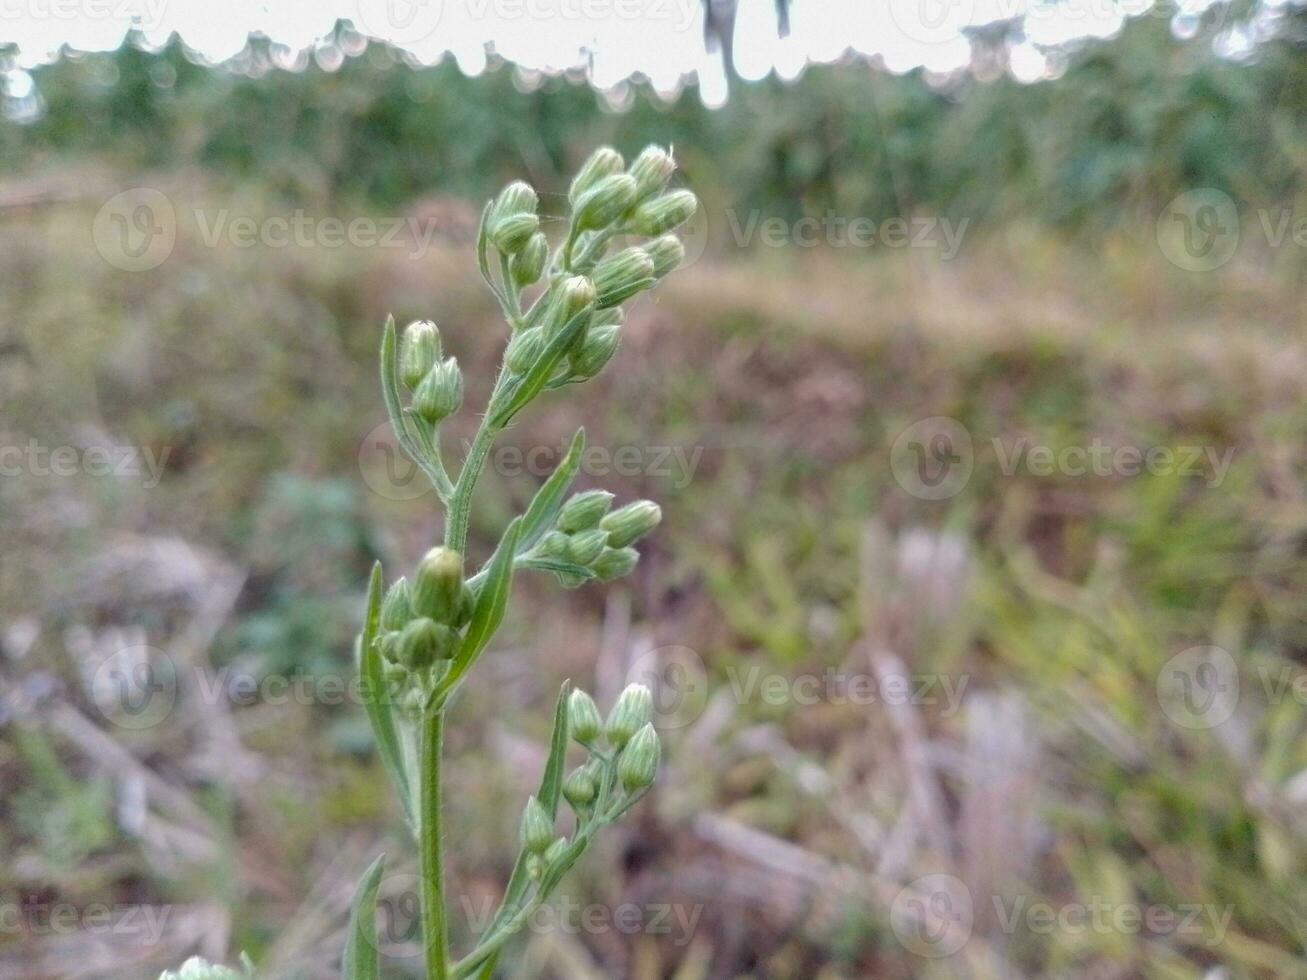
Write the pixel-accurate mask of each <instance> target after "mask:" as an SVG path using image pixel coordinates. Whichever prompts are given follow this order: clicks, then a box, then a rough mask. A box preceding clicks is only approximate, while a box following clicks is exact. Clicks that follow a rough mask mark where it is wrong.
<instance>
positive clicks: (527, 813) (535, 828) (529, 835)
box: [522, 796, 554, 854]
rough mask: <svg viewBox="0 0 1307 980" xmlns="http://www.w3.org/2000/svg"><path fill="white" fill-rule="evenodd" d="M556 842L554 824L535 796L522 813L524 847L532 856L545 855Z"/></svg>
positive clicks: (527, 802)
mask: <svg viewBox="0 0 1307 980" xmlns="http://www.w3.org/2000/svg"><path fill="white" fill-rule="evenodd" d="M553 842H554V822H553V821H552V820H550V819H549V814H548V813H547V812H545V808H544V807H543V806H541V805H540V801H539V800H537V799H536V798H535V797H534V796H533V797H531V798H530V799H529V800H527V801H526V809H525V810H523V811H522V846H523V847H524V848H525V849H526V850H527V851H529V852H530V853H531V854H543V853H544V852H545V851H547V850H549V845H550V844H552V843H553Z"/></svg>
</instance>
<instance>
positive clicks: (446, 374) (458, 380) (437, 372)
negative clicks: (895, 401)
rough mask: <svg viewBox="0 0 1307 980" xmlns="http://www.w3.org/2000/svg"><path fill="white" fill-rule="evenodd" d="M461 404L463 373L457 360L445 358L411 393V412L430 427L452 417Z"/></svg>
mask: <svg viewBox="0 0 1307 980" xmlns="http://www.w3.org/2000/svg"><path fill="white" fill-rule="evenodd" d="M462 404H463V372H462V371H460V370H459V369H458V360H457V358H453V357H447V358H445V359H444V360H443V361H441V362H440V363H439V364H437V365H436V366H435V367H433V368H432V369H431V370H430V371H428V372H427V376H426V377H425V378H423V379H422V383H421V384H419V385H418V387H417V391H415V392H414V393H413V411H414V412H416V413H417V415H418V417H419V418H422V419H425V420H426V421H427V422H430V423H431V424H432V425H436V424H438V423H439V422H440V421H441V420H442V419H444V418H447V417H448V416H450V415H453V414H454V413H455V412H457V411H458V410H459V407H460V406H461V405H462Z"/></svg>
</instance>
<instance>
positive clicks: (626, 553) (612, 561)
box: [590, 548, 640, 582]
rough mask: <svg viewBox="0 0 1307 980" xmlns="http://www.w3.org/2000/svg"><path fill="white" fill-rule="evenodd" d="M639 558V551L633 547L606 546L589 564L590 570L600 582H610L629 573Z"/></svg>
mask: <svg viewBox="0 0 1307 980" xmlns="http://www.w3.org/2000/svg"><path fill="white" fill-rule="evenodd" d="M639 560H640V553H639V552H638V551H636V550H635V549H634V548H606V549H605V550H604V552H603V554H601V555H600V556H599V557H598V558H596V559H595V560H594V561H593V562H592V563H591V565H590V571H592V572H594V573H595V578H597V579H599V581H600V582H611V581H613V580H614V579H619V578H621V577H622V576H623V575H630V574H631V572H632V571H634V570H635V565H636V563H637V562H638V561H639Z"/></svg>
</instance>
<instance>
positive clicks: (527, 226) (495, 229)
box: [486, 214, 540, 281]
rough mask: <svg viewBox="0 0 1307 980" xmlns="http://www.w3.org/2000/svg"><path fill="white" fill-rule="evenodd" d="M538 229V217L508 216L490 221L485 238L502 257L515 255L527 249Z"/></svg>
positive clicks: (531, 215) (524, 215) (528, 215)
mask: <svg viewBox="0 0 1307 980" xmlns="http://www.w3.org/2000/svg"><path fill="white" fill-rule="evenodd" d="M539 228H540V216H539V215H536V214H509V215H505V216H504V217H502V218H496V219H495V220H494V221H492V222H491V224H490V229H489V231H488V232H487V233H486V237H488V238H489V239H490V244H491V245H493V246H495V248H497V249H498V250H499V251H500V252H502V253H503V254H504V255H516V254H517V253H518V252H520V251H522V250H523V249H524V248H526V247H527V245H528V244H529V243H530V241H531V239H532V238H534V237H535V235H536V233H537V231H538V230H539ZM533 281H534V280H533Z"/></svg>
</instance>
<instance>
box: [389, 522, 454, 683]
mask: <svg viewBox="0 0 1307 980" xmlns="http://www.w3.org/2000/svg"><path fill="white" fill-rule="evenodd" d="M472 607H473V596H472V591H471V589H470V588H469V587H468V585H467V583H466V582H465V581H464V580H463V558H462V556H461V555H459V553H458V552H456V551H451V550H450V549H448V548H441V547H437V548H432V549H431V550H430V551H428V552H427V553H426V555H425V556H424V557H423V558H422V560H421V561H420V562H418V567H417V572H416V573H415V574H414V576H413V583H412V584H411V585H410V584H409V581H408V579H406V578H401V579H399V581H397V582H396V583H395V584H394V585H392V586H391V587H390V590H389V591H388V592H387V593H386V597H385V598H384V599H383V600H382V603H381V632H380V634H379V635H378V637H377V649H378V650H379V651H380V653H381V656H382V659H383V661H384V663H385V671H386V677H387V679H388V680H390V681H391V682H392V683H393V684H395V685H396V686H397V687H398V688H400V689H401V690H402V691H403V692H404V694H403V695H402V699H401V702H400V703H401V705H403V706H404V707H408V708H414V709H416V708H417V707H419V706H420V704H421V698H422V697H423V693H424V692H426V691H430V690H431V688H432V685H433V684H434V683H435V682H436V681H438V680H439V679H440V676H441V675H442V674H443V673H444V671H445V669H446V665H447V664H448V662H449V661H450V660H452V659H453V658H454V657H455V656H456V655H457V654H458V651H459V647H460V645H461V644H462V633H461V631H462V629H463V627H464V626H466V625H467V622H468V620H469V619H471V617H472Z"/></svg>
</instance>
